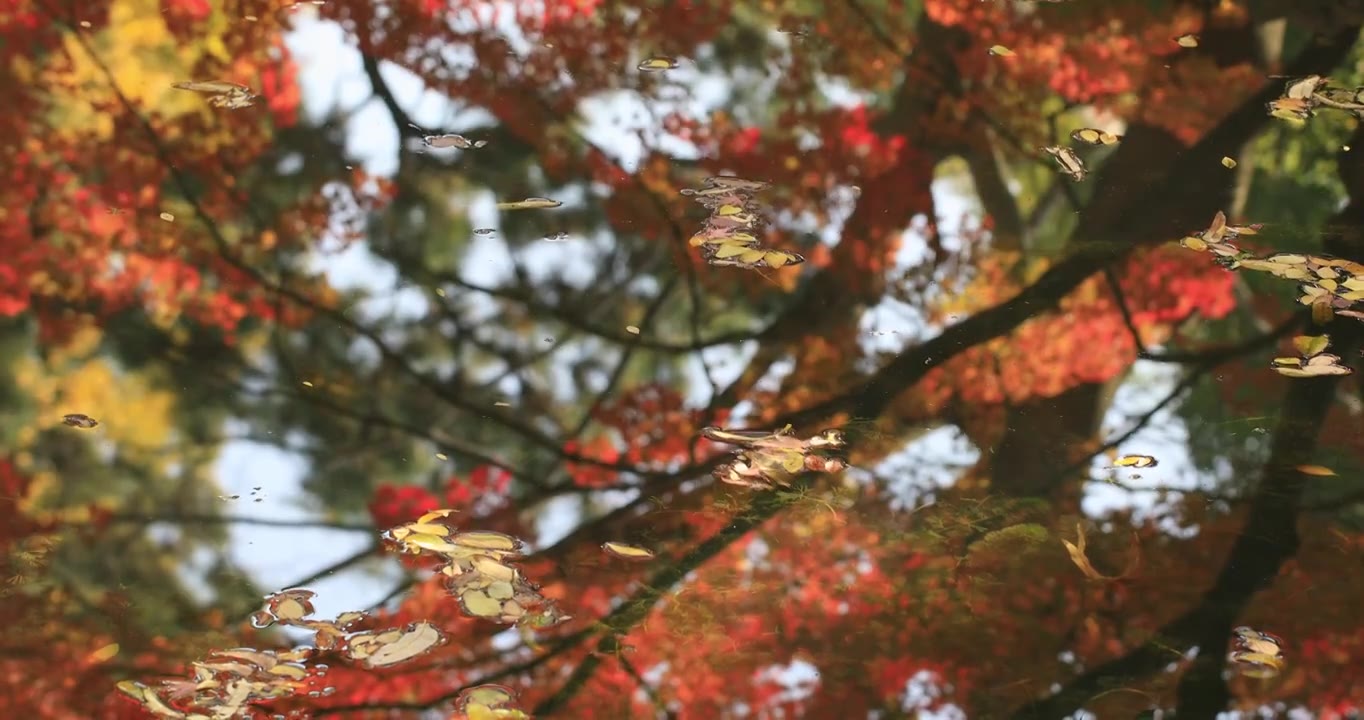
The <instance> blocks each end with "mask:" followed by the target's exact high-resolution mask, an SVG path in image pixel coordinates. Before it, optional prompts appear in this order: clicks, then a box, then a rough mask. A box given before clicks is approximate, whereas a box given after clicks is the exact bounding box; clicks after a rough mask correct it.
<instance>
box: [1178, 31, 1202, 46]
mask: <svg viewBox="0 0 1364 720" xmlns="http://www.w3.org/2000/svg"><path fill="white" fill-rule="evenodd" d="M1175 42H1176V43H1177V44H1178V45H1179V46H1180V47H1182V48H1196V47H1198V36H1197V35H1194V34H1193V33H1187V34H1184V35H1180V36H1179V37H1177V38H1175Z"/></svg>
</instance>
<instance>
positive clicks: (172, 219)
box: [160, 212, 175, 222]
mask: <svg viewBox="0 0 1364 720" xmlns="http://www.w3.org/2000/svg"><path fill="white" fill-rule="evenodd" d="M160 217H161V219H162V220H165V221H166V222H175V216H174V215H172V214H170V213H168V212H163V213H161V216H160Z"/></svg>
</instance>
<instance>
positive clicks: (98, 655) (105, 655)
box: [89, 643, 118, 663]
mask: <svg viewBox="0 0 1364 720" xmlns="http://www.w3.org/2000/svg"><path fill="white" fill-rule="evenodd" d="M117 654H118V643H109V644H108V645H105V646H104V647H102V648H100V649H98V650H96V651H94V652H92V653H90V658H89V659H90V662H92V663H102V662H104V661H105V660H108V659H109V658H112V657H113V656H115V655H117Z"/></svg>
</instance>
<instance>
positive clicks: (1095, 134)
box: [1070, 128, 1122, 145]
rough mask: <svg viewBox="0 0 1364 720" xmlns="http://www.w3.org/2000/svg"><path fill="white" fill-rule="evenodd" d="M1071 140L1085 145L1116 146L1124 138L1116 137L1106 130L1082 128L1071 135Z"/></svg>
mask: <svg viewBox="0 0 1364 720" xmlns="http://www.w3.org/2000/svg"><path fill="white" fill-rule="evenodd" d="M1070 139H1071V140H1074V141H1075V142H1080V143H1085V144H1086V145H1114V144H1116V143H1117V142H1118V141H1119V140H1121V139H1122V136H1121V135H1114V134H1113V133H1111V132H1107V131H1105V130H1096V129H1094V128H1080V129H1079V130H1076V131H1075V132H1073V133H1071V134H1070Z"/></svg>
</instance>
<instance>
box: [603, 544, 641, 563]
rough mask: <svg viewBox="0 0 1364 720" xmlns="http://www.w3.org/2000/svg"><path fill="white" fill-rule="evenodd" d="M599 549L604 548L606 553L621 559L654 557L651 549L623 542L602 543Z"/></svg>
mask: <svg viewBox="0 0 1364 720" xmlns="http://www.w3.org/2000/svg"><path fill="white" fill-rule="evenodd" d="M601 549H602V550H605V551H606V553H607V554H608V555H614V556H616V557H618V558H621V559H622V560H651V559H653V557H654V553H653V551H652V550H648V549H646V548H642V547H637V546H635V545H626V544H625V543H618V542H607V543H602V546H601Z"/></svg>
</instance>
